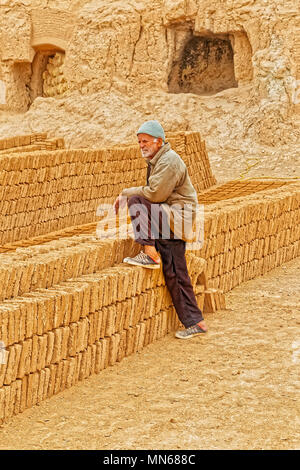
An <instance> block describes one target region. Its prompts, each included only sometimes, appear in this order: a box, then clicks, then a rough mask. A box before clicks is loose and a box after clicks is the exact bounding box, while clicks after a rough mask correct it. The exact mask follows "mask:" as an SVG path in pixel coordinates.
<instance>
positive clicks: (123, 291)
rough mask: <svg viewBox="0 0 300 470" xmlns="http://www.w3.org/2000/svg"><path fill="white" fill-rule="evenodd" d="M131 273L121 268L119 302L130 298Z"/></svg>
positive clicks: (118, 289)
mask: <svg viewBox="0 0 300 470" xmlns="http://www.w3.org/2000/svg"><path fill="white" fill-rule="evenodd" d="M129 278H130V273H129V272H128V270H124V269H122V268H120V274H119V277H118V285H117V300H118V301H122V300H124V299H125V298H127V297H129V296H128V285H129Z"/></svg>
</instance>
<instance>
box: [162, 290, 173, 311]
mask: <svg viewBox="0 0 300 470" xmlns="http://www.w3.org/2000/svg"><path fill="white" fill-rule="evenodd" d="M163 292H164V294H163V307H169V306H170V305H172V298H171V294H170V292H169V290H168V288H167V286H164V291H163Z"/></svg>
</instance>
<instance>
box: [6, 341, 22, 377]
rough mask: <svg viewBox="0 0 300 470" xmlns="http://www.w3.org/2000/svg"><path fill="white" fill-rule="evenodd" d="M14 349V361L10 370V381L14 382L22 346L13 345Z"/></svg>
mask: <svg viewBox="0 0 300 470" xmlns="http://www.w3.org/2000/svg"><path fill="white" fill-rule="evenodd" d="M14 349H15V359H14V363H13V364H12V369H11V381H15V380H16V378H17V374H18V370H19V364H20V358H21V353H22V345H21V344H15V345H14ZM8 367H9V364H8Z"/></svg>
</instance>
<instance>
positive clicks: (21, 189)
mask: <svg viewBox="0 0 300 470" xmlns="http://www.w3.org/2000/svg"><path fill="white" fill-rule="evenodd" d="M170 142H171V144H172V145H173V147H174V149H175V150H177V148H178V151H179V152H180V154H181V155H182V157H183V159H184V160H185V161H186V163H187V165H188V167H189V169H190V173H191V176H192V180H193V182H194V184H195V187H196V188H197V190H198V191H199V190H201V189H205V188H208V187H210V186H211V185H212V184H214V183H215V179H214V177H213V176H212V174H211V170H210V166H209V161H208V157H207V153H206V149H205V144H204V143H203V142H202V141H201V139H200V137H199V134H197V133H186V134H179V135H178V136H176V138H173V139H172V138H171V139H170ZM143 184H145V163H144V161H143V159H142V158H141V156H140V152H139V149H138V147H137V146H136V145H134V146H127V147H115V148H112V149H102V150H61V151H53V152H48V151H47V152H46V151H44V152H28V153H22V154H11V155H5V156H3V157H2V158H0V192H1V194H0V196H1V202H0V204H1V224H0V244H2V245H3V244H5V243H9V242H13V241H16V240H22V239H27V238H30V237H33V236H37V235H42V234H46V233H49V232H52V231H55V230H60V229H63V228H65V227H69V226H74V225H80V224H85V223H89V222H92V221H96V220H97V217H96V211H97V207H98V206H99V204H100V203H112V202H113V201H114V199H115V198H116V197H117V196H118V194H119V193H120V192H121V190H122V189H123V188H124V187H128V186H132V185H135V186H139V185H143Z"/></svg>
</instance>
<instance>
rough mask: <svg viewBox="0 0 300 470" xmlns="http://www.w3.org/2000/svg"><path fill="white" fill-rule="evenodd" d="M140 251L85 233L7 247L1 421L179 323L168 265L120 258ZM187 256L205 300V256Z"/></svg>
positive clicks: (129, 243)
mask: <svg viewBox="0 0 300 470" xmlns="http://www.w3.org/2000/svg"><path fill="white" fill-rule="evenodd" d="M135 251H136V246H135V243H134V241H133V240H131V239H127V240H108V239H107V240H104V241H99V240H97V239H95V237H94V236H92V235H81V236H77V237H70V238H65V239H63V238H62V239H60V240H55V241H52V242H48V243H47V244H44V245H43V246H34V247H29V248H19V249H18V251H17V252H15V253H10V254H2V255H0V263H1V274H0V276H1V282H0V289H1V292H0V296H1V303H0V319H1V321H0V338H1V341H2V342H3V343H2V344H4V345H5V350H3V351H2V353H1V354H2V356H1V359H2V360H1V361H0V362H2V364H0V422H1V421H5V420H6V419H8V418H9V417H11V416H12V415H13V414H17V413H19V412H22V411H23V410H24V409H26V408H28V407H31V406H33V405H35V404H37V403H40V402H41V401H42V400H44V399H46V398H49V397H51V396H52V395H54V394H56V393H58V392H60V391H62V390H64V389H66V388H68V387H71V386H72V385H74V384H76V383H77V382H78V381H80V380H82V379H84V378H86V377H88V376H90V375H91V374H94V373H98V372H99V371H101V370H102V369H104V368H106V367H108V366H111V365H113V364H115V363H116V362H118V361H121V360H122V359H123V358H124V357H125V356H129V355H131V354H133V353H135V352H137V351H140V350H141V349H142V348H143V347H145V346H146V345H148V344H149V343H152V342H153V341H155V340H156V339H158V338H161V337H162V336H164V335H166V334H167V333H168V332H170V331H173V330H174V329H176V328H178V326H179V322H178V319H177V315H176V313H175V311H174V308H173V307H172V301H171V298H170V295H169V293H168V291H167V289H166V286H165V282H164V277H163V275H162V271H161V270H144V269H143V268H139V267H136V266H128V265H124V264H119V263H120V261H121V260H122V258H123V256H124V255H125V253H126V254H134V253H135ZM187 259H188V267H189V271H190V274H191V279H192V282H193V285H194V288H195V291H196V294H197V299H198V302H199V305H200V307H201V308H203V302H204V289H203V286H201V285H200V284H199V279H198V278H199V272H201V269H202V268H203V266H204V264H203V260H199V259H198V258H197V257H195V256H194V255H193V254H190V255H188V257H187ZM3 359H4V360H3Z"/></svg>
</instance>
